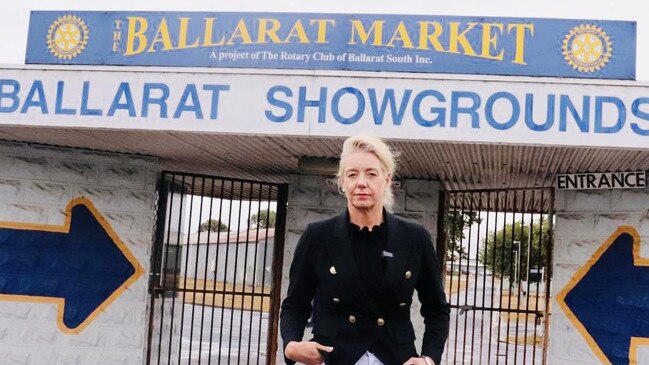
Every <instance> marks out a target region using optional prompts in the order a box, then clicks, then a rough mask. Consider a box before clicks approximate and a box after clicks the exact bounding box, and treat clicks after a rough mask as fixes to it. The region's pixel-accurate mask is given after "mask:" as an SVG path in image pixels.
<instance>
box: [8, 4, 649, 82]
mask: <svg viewBox="0 0 649 365" xmlns="http://www.w3.org/2000/svg"><path fill="white" fill-rule="evenodd" d="M30 10H166V11H180V10H182V11H251V12H253V11H254V12H265V11H266V12H305V13H328V12H330V13H356V14H365V13H375V14H426V15H468V16H496V17H501V16H509V17H528V18H532V17H536V18H568V19H603V20H631V21H636V22H637V26H638V37H637V53H638V57H637V64H636V69H637V73H636V75H637V79H638V80H641V81H649V2H647V1H644V0H618V1H612V0H590V1H586V0H546V1H539V0H518V1H513V0H450V1H448V0H447V1H431V0H427V1H424V0H418V1H415V0H401V1H399V0H372V1H363V0H355V1H336V0H309V1H297V0H247V1H241V0H239V1H218V0H210V1H207V0H182V1H179V0H173V1H172V0H155V1H151V0H109V1H96V0H95V1H92V0H86V1H79V0H23V1H20V0H18V1H5V2H3V6H2V11H1V12H0V18H1V19H0V34H2V35H3V42H2V46H3V47H2V51H1V52H0V64H23V63H24V59H25V47H26V43H27V28H28V23H29V12H30ZM613 47H615V45H613Z"/></svg>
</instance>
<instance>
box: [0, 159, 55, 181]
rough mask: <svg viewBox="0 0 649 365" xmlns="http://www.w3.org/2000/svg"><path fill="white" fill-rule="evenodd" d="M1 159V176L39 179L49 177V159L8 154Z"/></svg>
mask: <svg viewBox="0 0 649 365" xmlns="http://www.w3.org/2000/svg"><path fill="white" fill-rule="evenodd" d="M3 160H4V163H3V167H4V169H3V171H2V175H3V176H7V177H21V178H30V179H41V180H44V179H47V178H49V174H50V169H49V161H48V160H47V159H45V158H42V157H37V158H35V157H29V156H15V155H10V156H4V157H3Z"/></svg>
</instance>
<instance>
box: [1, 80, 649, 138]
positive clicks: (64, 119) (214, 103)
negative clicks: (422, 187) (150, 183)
mask: <svg viewBox="0 0 649 365" xmlns="http://www.w3.org/2000/svg"><path fill="white" fill-rule="evenodd" d="M405 76H406V75H399V76H398V77H397V76H395V75H394V74H393V75H392V76H389V75H385V74H384V75H382V76H381V77H380V78H370V77H362V76H359V75H352V74H345V75H339V76H313V75H312V74H311V75H299V74H297V73H296V72H293V73H288V74H287V73H286V72H284V73H283V74H271V73H268V72H267V73H264V74H245V73H237V74H235V73H225V72H221V73H190V72H186V73H180V72H174V73H171V72H166V73H164V72H141V71H135V72H128V71H125V70H121V69H114V70H112V71H85V70H65V71H62V70H56V69H50V70H48V71H47V72H43V71H42V70H38V69H0V124H5V125H29V126H51V127H75V128H109V129H118V130H119V129H122V130H124V129H138V130H168V131H192V132H208V133H209V132H216V133H238V134H251V133H252V134H264V135H280V136H286V135H295V136H320V137H327V136H339V137H342V136H349V135H352V134H355V133H361V132H364V133H372V134H375V135H377V136H380V137H384V138H388V139H392V138H400V139H410V140H425V141H444V142H449V141H451V142H475V143H507V144H534V145H550V146H591V147H619V148H638V149H647V148H649V89H648V88H647V87H645V86H639V85H637V84H627V85H610V84H601V85H593V84H592V82H591V83H590V84H588V85H584V84H577V83H549V82H529V81H526V82H514V81H505V80H502V81H500V80H494V81H474V80H449V79H437V78H432V77H414V76H413V75H408V76H412V77H410V78H408V77H405Z"/></svg>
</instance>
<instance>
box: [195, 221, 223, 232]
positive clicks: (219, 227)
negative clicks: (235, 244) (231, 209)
mask: <svg viewBox="0 0 649 365" xmlns="http://www.w3.org/2000/svg"><path fill="white" fill-rule="evenodd" d="M198 231H199V232H207V231H211V232H219V231H220V232H227V231H228V225H227V224H225V223H222V222H221V221H220V220H218V219H210V220H206V221H205V222H203V223H201V225H200V226H199V227H198Z"/></svg>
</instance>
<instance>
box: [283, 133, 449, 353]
mask: <svg viewBox="0 0 649 365" xmlns="http://www.w3.org/2000/svg"><path fill="white" fill-rule="evenodd" d="M394 172H395V159H394V155H393V153H392V151H391V150H390V148H389V147H388V146H387V145H386V144H385V143H384V142H383V141H382V140H380V139H379V138H376V137H372V136H366V135H359V136H353V137H350V138H348V139H347V140H346V141H345V143H344V144H343V150H342V153H341V155H340V164H339V169H338V174H337V176H338V188H339V190H340V191H341V193H343V194H344V195H345V197H346V198H347V210H346V211H345V212H344V213H343V214H341V215H339V216H337V217H334V218H331V219H328V220H325V221H321V222H316V223H312V224H309V225H308V226H307V227H306V230H305V231H304V233H303V234H302V236H301V237H300V240H299V242H298V244H297V248H296V250H295V255H294V257H293V262H292V264H291V269H290V274H289V275H290V276H289V280H290V283H289V288H288V294H287V297H286V299H284V302H283V303H282V310H281V314H280V318H281V334H282V338H283V340H284V355H285V357H286V362H287V363H288V364H293V363H295V362H300V363H304V364H308V365H317V364H322V363H323V362H324V363H325V364H332V365H333V364H342V365H354V364H359V365H360V364H363V365H365V364H367V365H370V364H371V365H380V364H384V365H395V364H396V365H401V364H406V365H410V364H412V365H433V364H435V365H439V364H440V359H441V356H442V351H443V350H444V343H445V342H446V337H447V335H448V326H449V307H448V304H447V303H446V299H445V296H444V292H443V289H442V284H441V276H440V271H439V266H438V263H437V257H436V255H435V251H434V249H433V243H432V241H431V237H430V234H429V233H428V232H427V231H426V229H425V228H424V227H423V226H421V225H419V224H416V223H412V222H407V221H405V220H403V219H401V218H398V217H396V216H394V215H393V214H391V213H389V210H390V208H391V205H392V202H393V194H392V189H391V185H392V176H394ZM415 289H416V290H417V294H418V296H419V300H420V301H421V303H422V306H421V314H422V316H423V318H424V324H425V332H424V337H423V344H422V351H421V356H419V355H418V354H417V352H416V349H415V345H414V340H415V333H414V330H413V326H412V323H411V321H410V304H411V302H412V296H413V291H414V290H415ZM312 303H313V308H312ZM312 309H313V310H312ZM311 315H313V335H314V337H313V340H311V341H303V340H302V336H303V333H304V328H305V325H306V322H307V320H308V318H309V317H310V316H311Z"/></svg>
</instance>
